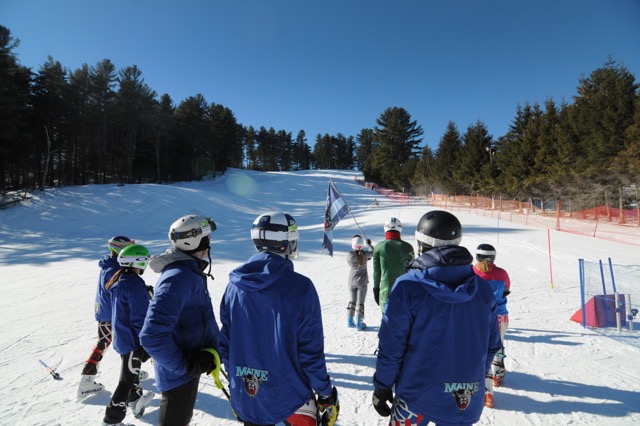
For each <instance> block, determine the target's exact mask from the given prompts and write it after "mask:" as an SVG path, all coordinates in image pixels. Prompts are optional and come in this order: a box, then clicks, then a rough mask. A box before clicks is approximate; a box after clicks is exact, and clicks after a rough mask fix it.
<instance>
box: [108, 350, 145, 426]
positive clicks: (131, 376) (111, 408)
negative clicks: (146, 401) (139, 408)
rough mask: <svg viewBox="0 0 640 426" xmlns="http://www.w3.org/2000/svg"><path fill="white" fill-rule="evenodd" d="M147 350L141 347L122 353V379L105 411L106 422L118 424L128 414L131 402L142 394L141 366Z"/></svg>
mask: <svg viewBox="0 0 640 426" xmlns="http://www.w3.org/2000/svg"><path fill="white" fill-rule="evenodd" d="M145 354H146V352H145V351H144V349H142V347H139V348H138V349H136V350H135V351H133V352H129V353H128V354H125V355H121V357H122V369H121V371H120V381H119V382H118V387H116V390H115V391H114V392H113V396H112V397H111V402H110V403H109V405H107V409H106V410H105V413H104V422H105V423H108V424H117V423H120V422H122V421H123V420H124V418H125V416H126V415H127V407H128V406H129V403H130V402H133V401H137V400H138V399H139V398H140V397H141V396H142V389H141V388H140V375H139V374H140V366H141V365H142V359H144V356H145Z"/></svg>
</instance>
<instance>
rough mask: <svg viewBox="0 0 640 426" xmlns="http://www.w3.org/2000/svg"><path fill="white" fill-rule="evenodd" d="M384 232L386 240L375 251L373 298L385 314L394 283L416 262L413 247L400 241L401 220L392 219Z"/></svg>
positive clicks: (388, 221)
mask: <svg viewBox="0 0 640 426" xmlns="http://www.w3.org/2000/svg"><path fill="white" fill-rule="evenodd" d="M384 231H385V240H384V241H381V242H379V243H378V244H376V246H375V248H374V249H373V298H374V299H375V301H376V303H377V304H378V305H379V306H380V309H382V312H383V313H384V308H385V307H386V305H387V298H388V297H389V293H390V292H391V287H393V283H395V281H396V278H398V277H399V276H400V275H402V274H404V273H405V272H406V270H407V267H408V266H409V264H410V263H411V262H413V260H414V252H413V246H412V245H411V244H409V243H408V242H406V241H402V239H400V233H401V232H402V222H400V220H399V219H396V218H395V217H390V218H389V219H388V220H387V221H386V222H385V224H384Z"/></svg>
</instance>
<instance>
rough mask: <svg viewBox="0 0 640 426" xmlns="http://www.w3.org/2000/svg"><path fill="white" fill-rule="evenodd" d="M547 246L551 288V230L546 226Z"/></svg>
mask: <svg viewBox="0 0 640 426" xmlns="http://www.w3.org/2000/svg"><path fill="white" fill-rule="evenodd" d="M547 247H548V249H549V277H550V278H551V288H552V289H553V265H552V264H551V230H550V229H549V228H547Z"/></svg>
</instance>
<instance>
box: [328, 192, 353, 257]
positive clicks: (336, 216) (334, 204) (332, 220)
mask: <svg viewBox="0 0 640 426" xmlns="http://www.w3.org/2000/svg"><path fill="white" fill-rule="evenodd" d="M347 212H349V206H347V203H345V202H344V200H343V199H342V196H341V195H340V193H339V192H338V189H337V188H336V187H335V185H334V184H333V181H330V182H329V193H328V194H327V209H326V210H325V213H324V237H323V239H322V249H323V251H325V252H326V253H329V256H331V257H333V232H332V231H333V228H335V227H336V225H337V224H338V222H340V219H342V218H343V217H345V215H346V214H347Z"/></svg>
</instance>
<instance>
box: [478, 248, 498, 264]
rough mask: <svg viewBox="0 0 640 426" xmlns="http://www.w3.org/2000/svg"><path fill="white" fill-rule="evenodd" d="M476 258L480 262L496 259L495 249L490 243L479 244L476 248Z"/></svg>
mask: <svg viewBox="0 0 640 426" xmlns="http://www.w3.org/2000/svg"><path fill="white" fill-rule="evenodd" d="M476 260H477V261H478V262H482V261H483V260H486V261H488V262H492V263H493V262H495V261H496V249H495V247H493V246H492V245H491V244H480V245H479V246H478V248H476Z"/></svg>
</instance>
